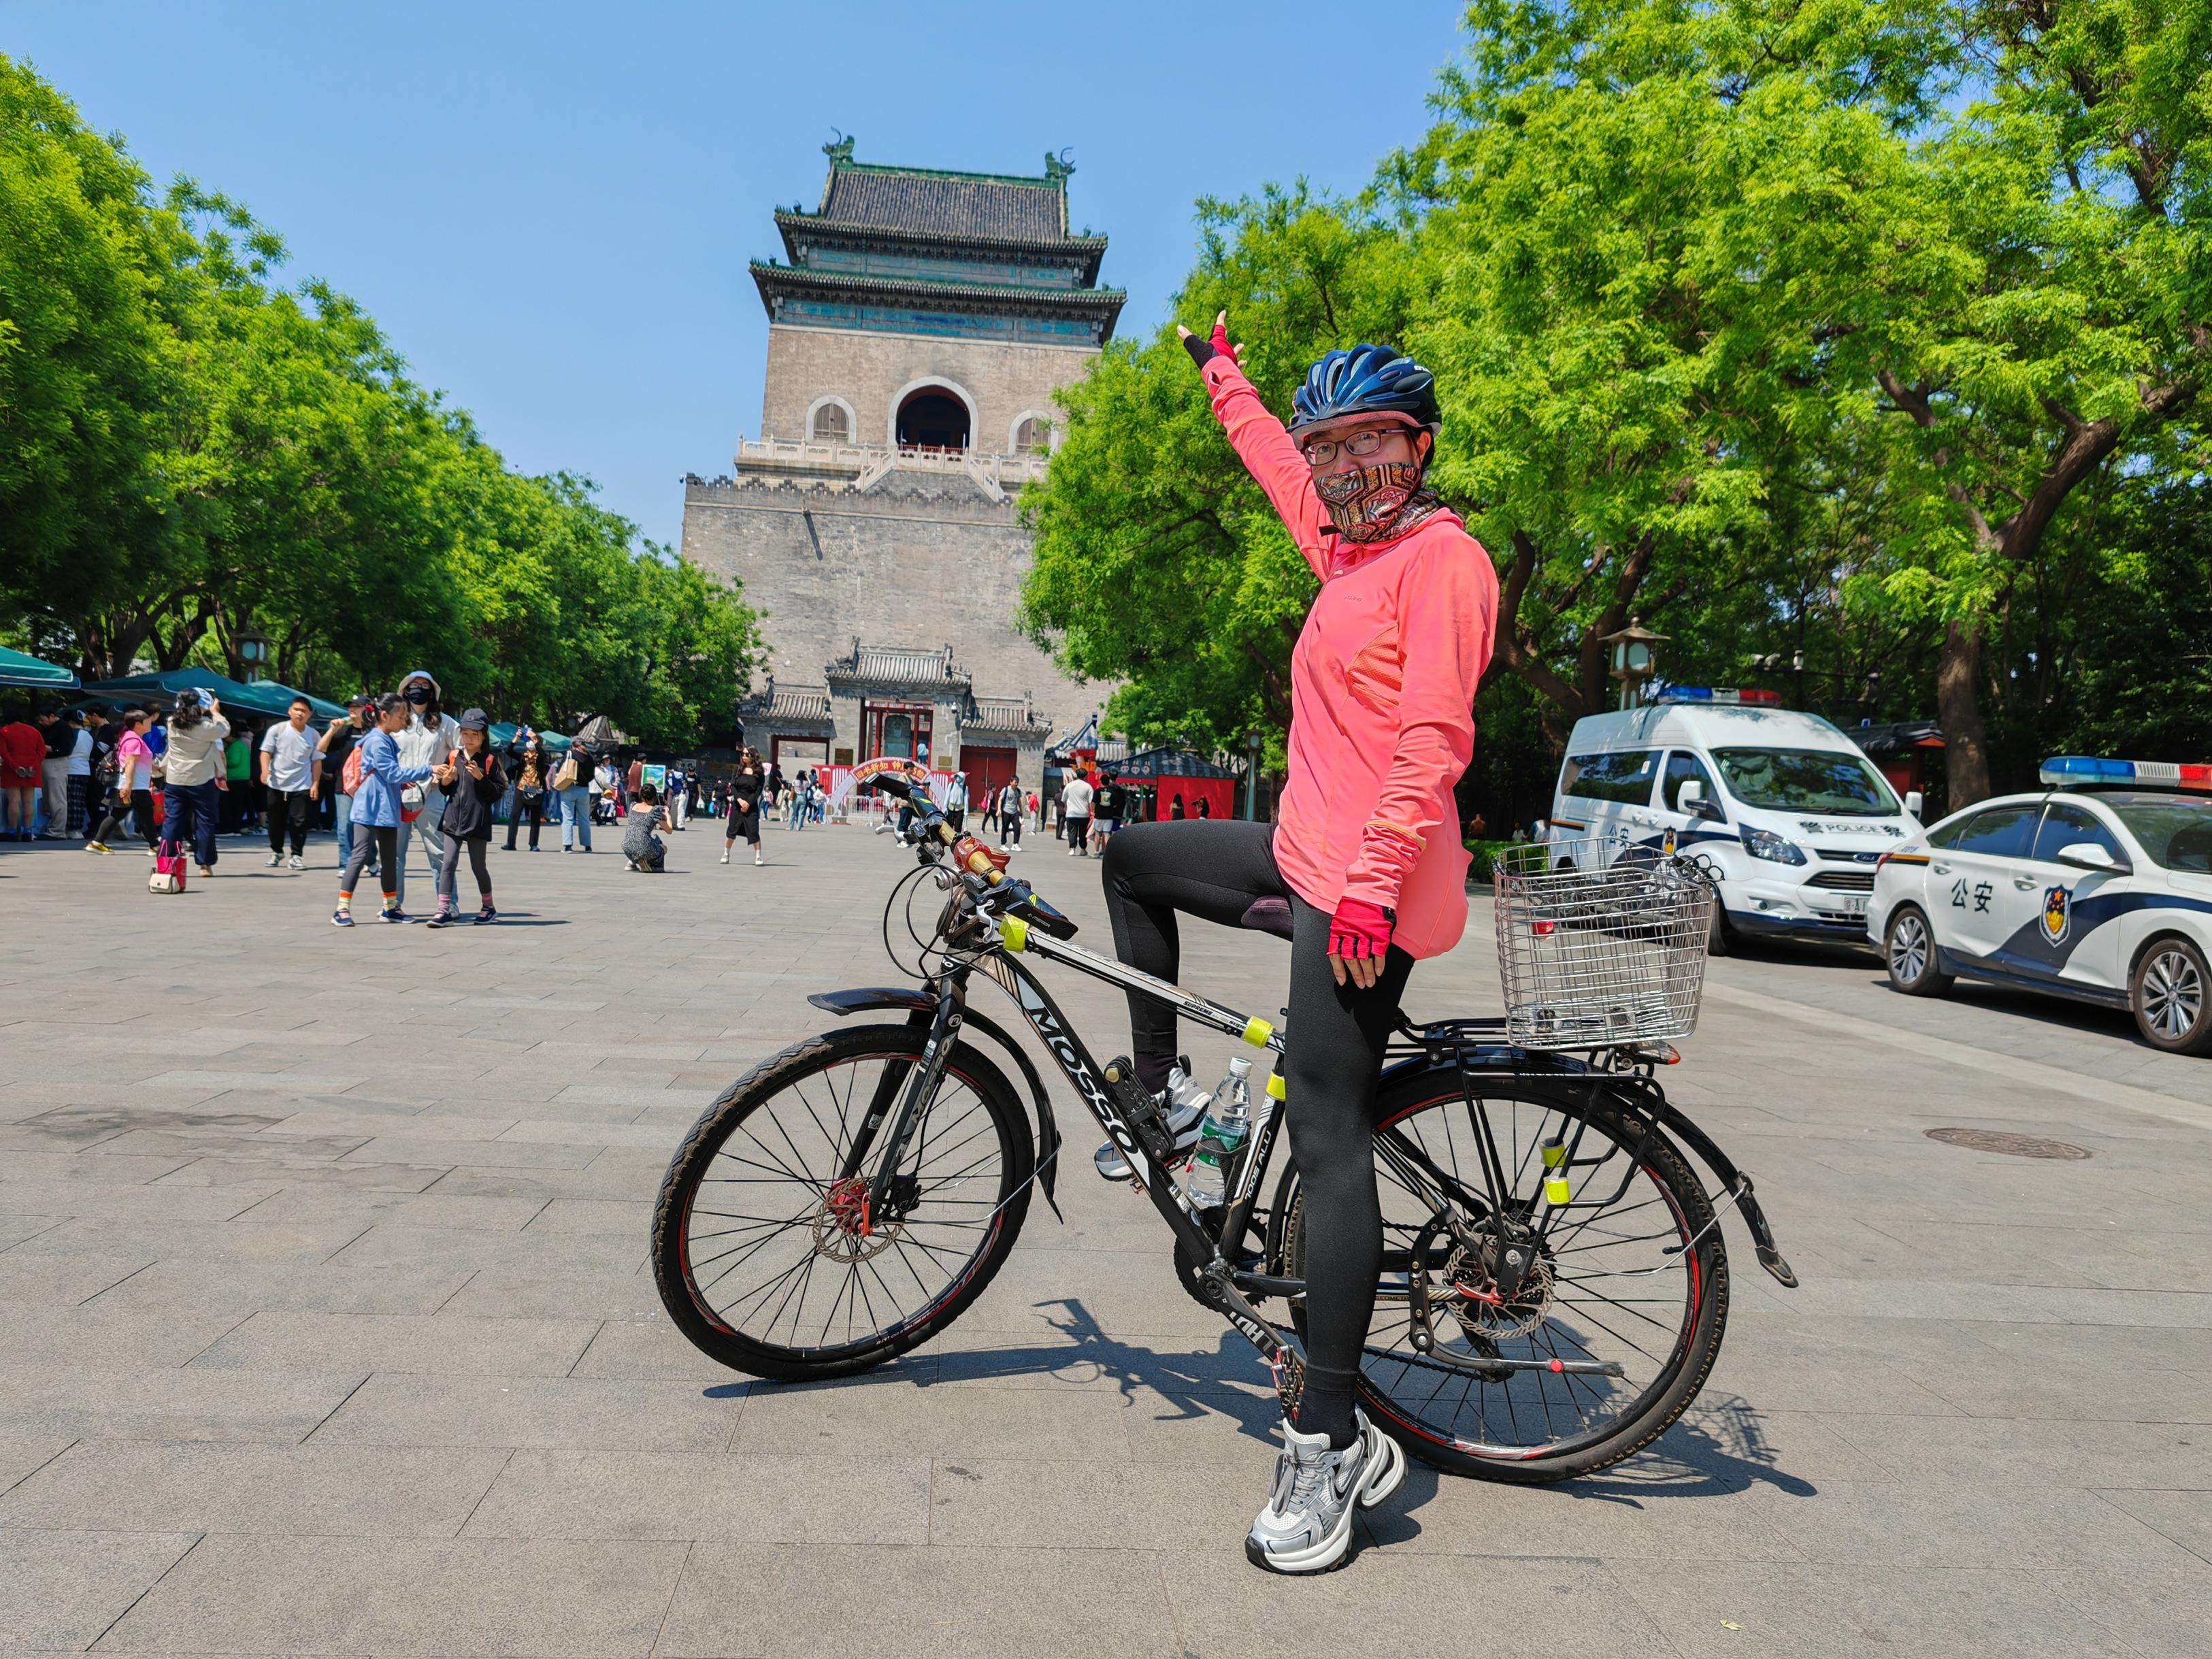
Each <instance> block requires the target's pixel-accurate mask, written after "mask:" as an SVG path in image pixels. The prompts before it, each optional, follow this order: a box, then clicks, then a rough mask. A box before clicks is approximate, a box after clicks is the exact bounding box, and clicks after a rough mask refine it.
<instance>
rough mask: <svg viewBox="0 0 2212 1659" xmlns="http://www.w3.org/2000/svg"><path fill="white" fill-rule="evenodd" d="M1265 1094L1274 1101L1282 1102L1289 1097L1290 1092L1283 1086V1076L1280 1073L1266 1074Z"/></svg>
mask: <svg viewBox="0 0 2212 1659" xmlns="http://www.w3.org/2000/svg"><path fill="white" fill-rule="evenodd" d="M1267 1093H1268V1095H1269V1097H1271V1098H1273V1099H1275V1100H1282V1099H1285V1098H1286V1097H1288V1096H1289V1094H1290V1091H1289V1089H1287V1088H1286V1087H1285V1085H1284V1083H1283V1074H1282V1073H1280V1072H1270V1073H1267Z"/></svg>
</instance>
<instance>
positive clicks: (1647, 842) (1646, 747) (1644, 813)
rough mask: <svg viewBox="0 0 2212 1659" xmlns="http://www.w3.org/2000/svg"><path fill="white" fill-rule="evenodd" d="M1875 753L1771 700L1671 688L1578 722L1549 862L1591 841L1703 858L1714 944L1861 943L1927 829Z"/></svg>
mask: <svg viewBox="0 0 2212 1659" xmlns="http://www.w3.org/2000/svg"><path fill="white" fill-rule="evenodd" d="M1919 811H1920V799H1919V797H1918V795H1917V793H1914V794H1911V795H1908V796H1906V797H1905V799H1903V800H1899V799H1898V798H1897V795H1896V793H1894V792H1893V790H1892V789H1891V788H1890V787H1889V784H1888V781H1887V780H1886V779H1885V778H1883V776H1882V775H1881V772H1880V771H1879V770H1877V769H1875V764H1874V763H1873V762H1872V761H1870V760H1869V759H1868V758H1867V757H1866V754H1865V752H1864V751H1863V750H1861V749H1860V748H1859V746H1858V745H1857V744H1855V743H1853V742H1852V741H1851V740H1850V738H1848V737H1846V736H1845V735H1844V733H1843V732H1841V731H1839V730H1838V729H1837V728H1836V727H1835V726H1831V725H1830V724H1829V723H1828V722H1827V721H1826V720H1822V719H1821V718H1820V716H1819V715H1818V714H1802V713H1800V712H1799V711H1797V710H1796V709H1790V708H1783V707H1781V699H1780V698H1778V696H1776V695H1775V694H1774V693H1773V692H1771V691H1737V690H1715V689H1711V688H1709V687H1705V686H1686V685H1677V686H1669V687H1668V688H1666V689H1665V690H1662V691H1661V692H1660V693H1659V694H1658V695H1657V696H1656V697H1655V698H1654V699H1653V700H1652V701H1651V702H1648V703H1645V704H1644V706H1643V707H1641V708H1626V709H1623V710H1621V711H1620V713H1618V714H1592V715H1590V716H1589V718H1587V719H1585V720H1577V721H1576V722H1575V729H1574V733H1573V735H1572V736H1571V737H1570V738H1568V739H1567V753H1566V758H1565V760H1564V761H1563V762H1562V763H1561V764H1560V767H1559V785H1558V787H1557V788H1556V790H1555V791H1554V792H1553V802H1552V823H1551V831H1550V835H1549V837H1548V839H1549V840H1550V842H1551V843H1552V845H1553V849H1554V851H1553V863H1554V865H1555V866H1565V865H1567V864H1570V863H1571V862H1572V861H1573V860H1574V858H1575V851H1574V849H1573V848H1572V847H1571V843H1573V842H1578V841H1582V840H1584V839H1585V838H1589V839H1595V840H1596V841H1599V842H1605V843H1607V846H1608V848H1609V849H1617V850H1608V853H1607V859H1608V861H1609V860H1610V859H1611V858H1612V857H1613V856H1616V855H1617V851H1625V850H1626V849H1628V848H1651V849H1653V850H1663V849H1664V848H1668V847H1669V846H1671V847H1673V848H1674V850H1676V851H1678V852H1681V853H1686V854H1697V855H1698V856H1699V859H1700V860H1701V861H1702V862H1703V863H1704V864H1705V867H1706V868H1707V869H1708V870H1709V871H1710V872H1711V873H1712V875H1713V876H1714V878H1715V879H1716V881H1717V884H1718V886H1719V889H1720V903H1719V905H1718V906H1717V908H1715V911H1714V915H1713V931H1712V939H1711V946H1712V949H1713V951H1715V953H1720V952H1723V951H1726V950H1727V949H1728V947H1729V945H1730V944H1731V943H1732V942H1733V941H1735V940H1736V939H1740V938H1742V937H1745V936H1747V935H1761V934H1764V935H1768V936H1781V937H1786V938H1791V939H1838V940H1843V941H1846V942H1850V943H1855V944H1856V943H1859V942H1863V939H1864V938H1865V935H1866V916H1867V901H1868V898H1869V895H1870V894H1871V893H1872V891H1873V889H1874V877H1875V866H1876V864H1877V862H1878V861H1879V860H1881V856H1882V855H1883V854H1885V853H1888V852H1892V851H1893V850H1895V849H1896V848H1898V847H1899V845H1900V844H1901V843H1902V842H1904V841H1905V838H1906V837H1908V836H1913V835H1916V834H1917V833H1918V832H1919V829H1920V823H1919Z"/></svg>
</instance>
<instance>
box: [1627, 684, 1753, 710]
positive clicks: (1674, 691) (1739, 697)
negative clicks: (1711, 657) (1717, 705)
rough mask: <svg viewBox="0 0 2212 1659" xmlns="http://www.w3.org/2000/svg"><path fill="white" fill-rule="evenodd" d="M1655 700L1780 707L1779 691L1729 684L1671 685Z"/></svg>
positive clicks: (1654, 698) (1653, 699)
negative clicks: (1741, 687) (1766, 704)
mask: <svg viewBox="0 0 2212 1659" xmlns="http://www.w3.org/2000/svg"><path fill="white" fill-rule="evenodd" d="M1651 701H1652V702H1756V703H1768V704H1771V705H1773V706H1775V707H1779V706H1780V705H1781V702H1782V694H1781V693H1780V692H1779V691H1757V690H1741V691H1739V690H1736V689H1735V687H1734V686H1728V685H1670V686H1668V687H1667V689H1666V690H1663V691H1662V692H1660V693H1659V694H1658V695H1657V696H1655V697H1653V698H1652V699H1651Z"/></svg>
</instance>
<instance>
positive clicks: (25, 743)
mask: <svg viewBox="0 0 2212 1659" xmlns="http://www.w3.org/2000/svg"><path fill="white" fill-rule="evenodd" d="M9 714H10V718H9V721H8V723H7V724H6V725H5V726H0V829H4V830H5V831H6V832H7V833H8V834H9V835H12V836H15V839H16V840H18V841H28V840H30V839H31V817H32V814H33V812H34V811H36V810H37V808H36V806H35V805H34V802H35V801H36V799H37V798H38V793H39V780H40V773H39V768H40V765H41V764H42V763H44V762H45V760H46V738H45V737H44V736H43V735H42V734H41V733H40V731H39V728H38V727H37V726H33V725H32V724H31V723H30V721H28V720H26V719H24V718H23V714H24V711H23V710H22V709H21V708H15V709H11V710H10V711H9Z"/></svg>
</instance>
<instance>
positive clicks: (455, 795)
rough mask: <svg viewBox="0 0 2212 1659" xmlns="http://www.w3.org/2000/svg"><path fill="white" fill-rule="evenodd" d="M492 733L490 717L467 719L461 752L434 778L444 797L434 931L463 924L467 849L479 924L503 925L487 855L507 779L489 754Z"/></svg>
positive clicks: (477, 711) (474, 713) (476, 711)
mask: <svg viewBox="0 0 2212 1659" xmlns="http://www.w3.org/2000/svg"><path fill="white" fill-rule="evenodd" d="M490 729H491V716H490V715H489V714H485V713H484V711H483V709H481V708H471V709H470V710H469V711H468V712H467V713H465V714H463V715H462V716H461V742H460V747H459V748H458V749H455V750H453V751H452V752H451V753H450V754H448V755H447V757H446V758H445V760H444V761H443V762H442V763H441V764H439V765H438V766H437V767H435V769H433V770H432V772H431V774H430V775H431V777H432V778H433V779H435V781H436V782H437V785H438V787H439V788H441V789H442V790H444V791H445V792H446V810H445V813H444V815H443V816H442V817H440V819H439V820H438V833H439V834H440V835H441V836H443V837H444V838H445V843H446V844H445V848H444V849H443V850H442V851H441V853H440V854H439V855H438V914H437V915H435V916H433V917H431V918H430V926H431V927H451V926H452V925H453V923H454V922H456V921H459V920H460V918H459V916H458V915H456V914H455V910H456V909H457V908H458V904H459V893H458V892H457V891H456V889H457V888H458V887H459V880H458V878H459V874H460V868H461V849H462V848H467V849H468V855H469V868H470V870H471V872H473V873H474V874H475V876H476V878H477V896H478V898H479V900H480V904H479V908H477V914H476V921H477V925H478V926H483V924H485V923H487V922H494V921H498V920H499V912H498V911H497V910H496V909H495V908H492V902H491V871H490V870H489V868H488V867H487V866H485V863H484V855H485V854H487V853H489V851H490V850H491V815H492V808H493V807H495V806H496V805H498V804H499V802H500V799H501V797H502V796H504V795H505V794H506V793H507V775H506V774H505V773H504V772H502V771H501V769H500V764H499V757H498V756H496V755H495V754H494V753H492V751H491V749H490V746H489V738H487V736H486V733H488V732H489V731H490Z"/></svg>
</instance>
